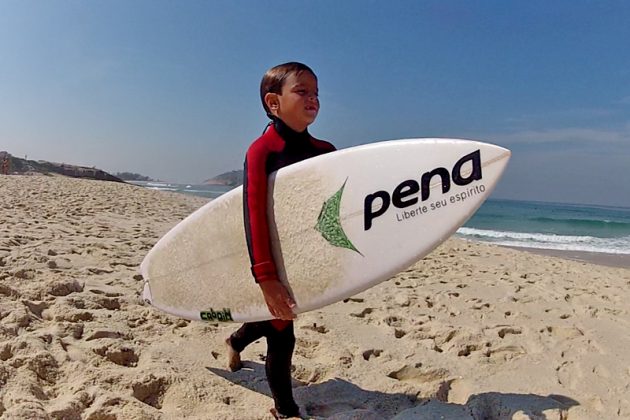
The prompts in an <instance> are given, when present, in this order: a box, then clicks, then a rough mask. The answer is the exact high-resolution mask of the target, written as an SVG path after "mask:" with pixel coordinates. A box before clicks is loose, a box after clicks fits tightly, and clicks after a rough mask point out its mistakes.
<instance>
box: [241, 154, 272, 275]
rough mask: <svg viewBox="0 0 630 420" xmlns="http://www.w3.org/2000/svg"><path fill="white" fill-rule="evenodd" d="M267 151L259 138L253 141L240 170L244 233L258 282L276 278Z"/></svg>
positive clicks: (253, 272)
mask: <svg viewBox="0 0 630 420" xmlns="http://www.w3.org/2000/svg"><path fill="white" fill-rule="evenodd" d="M269 153H270V152H269V150H268V149H267V148H266V147H264V145H262V144H261V143H260V142H257V143H254V144H252V146H251V147H250V148H249V150H248V151H247V154H246V156H245V167H244V170H243V210H244V217H245V234H246V237H247V248H248V250H249V257H250V260H251V264H252V267H251V269H252V274H253V275H254V279H255V280H256V282H257V283H260V282H264V281H269V280H277V279H278V273H277V269H276V264H275V262H274V260H273V254H272V253H271V239H270V233H269V222H268V219H267V170H266V168H267V159H268V157H269Z"/></svg>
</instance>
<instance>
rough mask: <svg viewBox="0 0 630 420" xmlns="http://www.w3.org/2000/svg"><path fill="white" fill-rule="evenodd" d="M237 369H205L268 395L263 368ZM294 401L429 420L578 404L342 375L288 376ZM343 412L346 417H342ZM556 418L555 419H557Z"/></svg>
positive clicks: (318, 413)
mask: <svg viewBox="0 0 630 420" xmlns="http://www.w3.org/2000/svg"><path fill="white" fill-rule="evenodd" d="M243 365H244V367H243V369H241V370H239V371H238V372H230V371H228V370H223V369H217V368H213V367H206V369H208V370H209V371H210V372H212V373H214V374H215V375H217V376H220V377H222V378H224V379H226V380H228V381H230V382H232V383H234V384H236V385H239V386H242V387H243V388H246V389H249V390H251V391H254V392H258V393H260V394H263V395H266V396H268V397H269V398H271V393H270V391H269V386H268V385H267V380H266V377H265V366H264V364H261V363H256V362H251V361H245V362H243ZM293 387H294V396H295V400H296V402H297V403H298V404H299V405H300V406H301V407H303V412H305V414H307V415H308V416H314V417H317V418H322V417H323V418H327V417H331V416H334V418H335V419H339V420H341V419H348V420H349V419H359V418H361V419H364V418H365V419H370V420H372V419H376V418H379V419H392V418H394V417H396V419H397V420H403V419H404V420H411V419H431V418H442V419H445V420H466V419H468V420H471V419H475V420H477V419H479V420H481V419H483V420H495V419H496V420H508V419H512V418H513V416H514V414H516V413H519V412H520V413H522V414H525V415H528V416H529V417H530V418H540V419H545V418H547V416H546V415H545V413H544V412H545V411H547V410H558V411H562V412H566V411H567V410H569V408H571V407H573V406H577V405H579V403H578V402H577V401H575V400H573V399H571V398H569V397H566V396H562V395H548V396H542V395H535V394H507V393H500V392H485V393H480V394H473V395H471V396H470V397H469V399H468V401H467V402H466V404H453V403H447V402H443V401H437V400H429V399H424V398H417V397H416V395H412V394H404V393H385V392H380V391H368V390H365V389H362V388H360V387H358V386H357V385H355V384H353V383H351V382H348V381H346V380H344V379H338V378H334V379H329V380H327V381H325V382H321V383H314V384H305V383H302V382H300V381H296V380H293ZM344 414H346V415H344ZM558 418H561V417H558Z"/></svg>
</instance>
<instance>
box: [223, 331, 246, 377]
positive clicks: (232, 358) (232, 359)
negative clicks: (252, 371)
mask: <svg viewBox="0 0 630 420" xmlns="http://www.w3.org/2000/svg"><path fill="white" fill-rule="evenodd" d="M225 346H226V347H227V358H228V368H229V369H230V370H231V371H232V372H236V371H237V370H239V369H240V368H242V367H243V364H242V363H241V354H240V353H239V352H237V351H236V350H234V349H233V348H232V344H230V337H228V338H226V339H225Z"/></svg>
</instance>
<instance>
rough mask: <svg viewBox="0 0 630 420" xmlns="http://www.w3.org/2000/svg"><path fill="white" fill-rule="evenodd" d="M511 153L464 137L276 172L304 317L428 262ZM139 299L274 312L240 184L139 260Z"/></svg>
mask: <svg viewBox="0 0 630 420" xmlns="http://www.w3.org/2000/svg"><path fill="white" fill-rule="evenodd" d="M509 157H510V151H509V150H506V149H504V148H501V147H498V146H494V145H490V144H486V143H481V142H476V141H468V140H455V139H410V140H395V141H386V142H380V143H372V144H368V145H363V146H357V147H352V148H348V149H344V150H340V151H336V152H333V153H329V154H325V155H322V156H318V157H315V158H312V159H308V160H306V161H302V162H299V163H296V164H294V165H291V166H288V167H286V168H282V169H280V170H279V171H277V172H275V173H274V174H272V175H271V176H270V179H269V219H270V226H271V235H272V250H273V254H274V259H275V261H276V263H277V266H278V270H279V275H280V277H281V281H283V282H284V284H285V285H286V286H287V288H288V289H289V291H290V293H291V294H292V296H293V297H294V299H295V302H296V304H297V307H296V310H295V312H296V313H300V312H306V311H310V310H313V309H317V308H321V307H323V306H326V305H329V304H331V303H334V302H337V301H340V300H342V299H345V298H347V297H349V296H352V295H354V294H356V293H359V292H361V291H363V290H366V289H368V288H369V287H371V286H374V285H375V284H377V283H380V282H382V281H384V280H386V279H388V278H390V277H391V276H393V275H395V274H397V273H398V272H400V271H402V270H404V269H405V268H407V267H409V266H410V265H412V264H414V263H415V262H416V261H418V260H419V259H421V258H422V257H424V256H425V255H426V254H428V253H429V252H430V251H431V250H433V249H434V248H435V247H437V246H438V245H439V244H440V243H442V242H443V241H444V240H446V239H447V238H448V237H449V236H451V235H452V234H453V233H454V232H455V231H456V230H457V228H459V227H460V226H461V225H463V224H464V223H465V222H466V221H467V220H468V219H469V218H470V217H471V216H472V214H473V213H474V212H475V211H476V210H477V208H479V206H480V205H481V204H482V203H483V201H484V200H485V199H486V198H487V197H488V195H489V194H490V192H491V191H492V190H493V188H494V186H495V185H496V183H497V181H498V180H499V178H500V177H501V174H502V173H503V170H504V169H505V167H506V165H507V162H508V160H509ZM141 272H142V275H143V277H144V279H145V285H144V291H143V298H144V299H145V301H146V302H148V303H150V304H151V305H153V306H155V307H156V308H158V309H160V310H162V311H165V312H168V313H170V314H174V315H177V316H180V317H183V318H187V319H192V320H206V321H213V322H216V321H235V322H249V321H259V320H264V319H271V318H272V316H271V314H270V313H269V311H268V309H267V306H266V304H265V301H264V299H263V296H262V293H261V291H260V287H259V286H258V285H257V284H256V283H255V282H254V279H253V277H252V274H251V271H250V260H249V254H248V251H247V245H246V239H245V231H244V224H243V196H242V187H239V188H236V189H234V190H232V191H230V192H228V193H226V194H224V195H223V196H221V197H219V198H217V199H216V200H213V201H211V202H209V203H208V204H206V205H205V206H203V207H202V208H200V209H199V210H197V211H195V212H194V213H193V214H191V215H190V216H188V217H187V218H186V219H185V220H183V221H182V222H181V223H179V224H178V225H177V226H175V227H174V228H173V229H172V230H171V231H169V232H168V233H167V234H166V235H165V236H164V237H163V238H162V239H160V240H159V241H158V243H157V244H156V245H155V246H154V247H153V249H151V251H150V252H149V253H148V255H147V256H146V258H145V259H144V261H143V262H142V265H141Z"/></svg>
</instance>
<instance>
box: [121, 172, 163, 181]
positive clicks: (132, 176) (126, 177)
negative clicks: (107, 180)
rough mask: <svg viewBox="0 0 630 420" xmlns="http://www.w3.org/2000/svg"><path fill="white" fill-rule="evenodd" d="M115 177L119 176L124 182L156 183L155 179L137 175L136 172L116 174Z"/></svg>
mask: <svg viewBox="0 0 630 420" xmlns="http://www.w3.org/2000/svg"><path fill="white" fill-rule="evenodd" d="M114 176H117V177H118V178H120V179H122V180H123V181H155V179H153V178H150V177H148V176H144V175H140V174H136V173H134V172H116V173H115V174H114Z"/></svg>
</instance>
